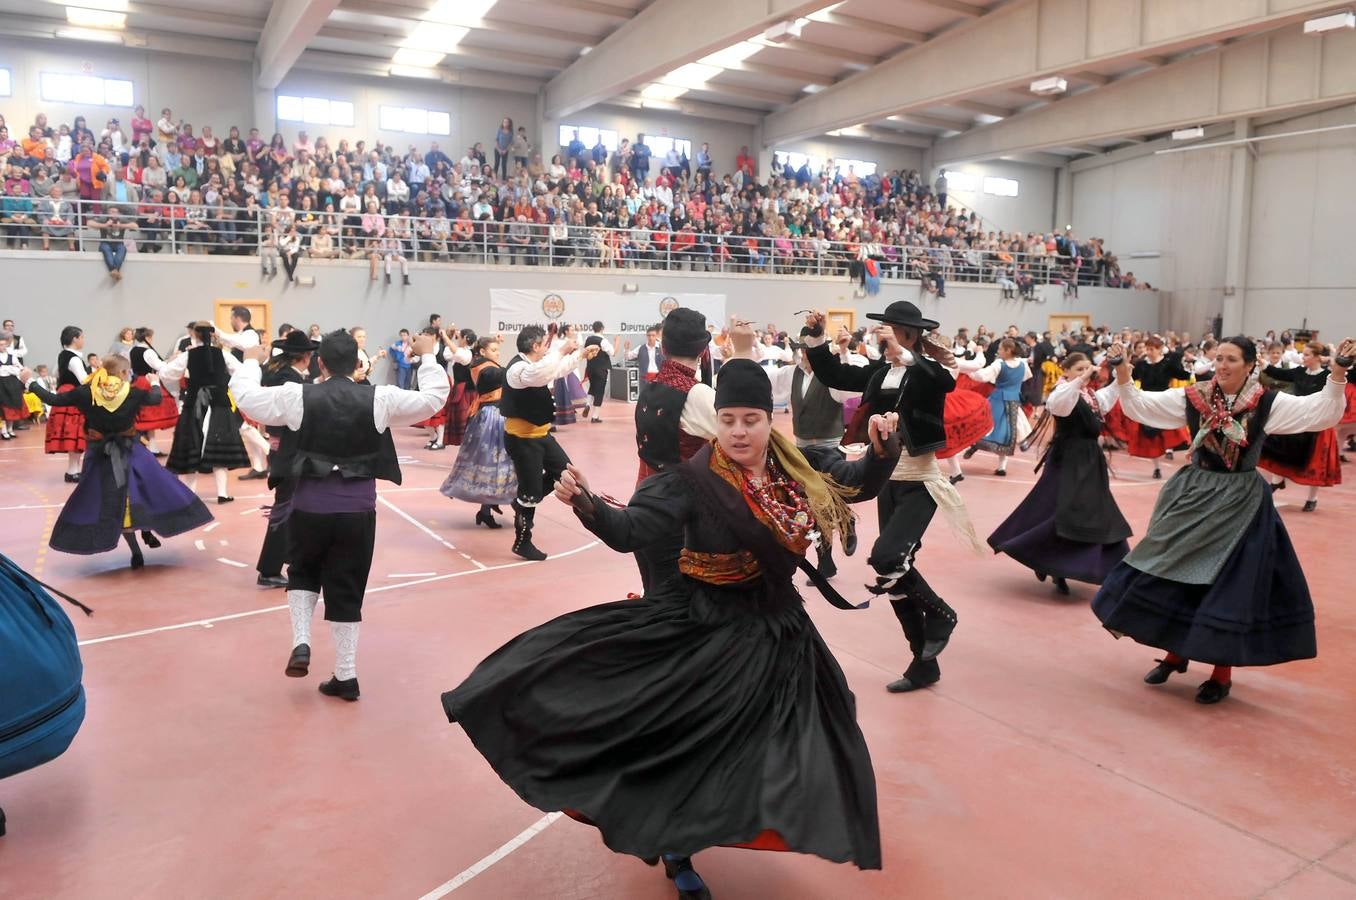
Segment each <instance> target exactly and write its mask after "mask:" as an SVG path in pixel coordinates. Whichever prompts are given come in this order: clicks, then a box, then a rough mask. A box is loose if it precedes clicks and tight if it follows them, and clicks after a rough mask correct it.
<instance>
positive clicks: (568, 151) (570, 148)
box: [565, 128, 584, 167]
mask: <svg viewBox="0 0 1356 900" xmlns="http://www.w3.org/2000/svg"><path fill="white" fill-rule="evenodd" d="M565 158H566V159H568V160H569V161H570V164H571V165H572V166H573V165H574V164H576V163H578V164H579V165H580V166H581V167H582V166H583V164H584V142H583V141H581V140H580V139H579V129H578V128H576V129H575V130H574V137H573V138H571V139H570V143H569V144H568V145H566V147H565Z"/></svg>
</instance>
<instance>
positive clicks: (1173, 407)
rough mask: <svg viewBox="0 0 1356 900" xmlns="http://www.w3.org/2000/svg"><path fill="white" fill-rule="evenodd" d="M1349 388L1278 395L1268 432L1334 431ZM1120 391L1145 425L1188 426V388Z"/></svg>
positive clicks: (1330, 384) (1340, 384) (1327, 386)
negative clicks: (1305, 393) (1332, 429)
mask: <svg viewBox="0 0 1356 900" xmlns="http://www.w3.org/2000/svg"><path fill="white" fill-rule="evenodd" d="M1346 386H1347V385H1346V382H1345V381H1333V380H1332V378H1329V379H1328V380H1327V381H1326V382H1325V383H1324V385H1323V390H1321V391H1319V392H1318V393H1317V394H1309V395H1308V396H1307V397H1296V396H1294V395H1293V394H1281V393H1278V394H1277V395H1276V399H1275V401H1274V402H1273V403H1272V405H1271V415H1270V416H1268V417H1267V423H1266V429H1265V431H1266V433H1267V434H1300V433H1302V432H1306V431H1322V430H1323V429H1325V428H1332V427H1333V426H1334V425H1336V424H1337V423H1338V422H1340V421H1342V415H1343V413H1345V412H1346V408H1347V402H1346ZM1116 389H1117V392H1118V394H1117V395H1118V396H1119V398H1120V401H1121V409H1122V410H1123V411H1124V412H1125V414H1126V416H1128V417H1129V418H1131V419H1134V420H1135V421H1136V422H1139V423H1140V424H1141V425H1148V426H1149V427H1150V428H1162V429H1164V430H1167V429H1171V428H1185V427H1186V424H1187V418H1186V404H1187V399H1186V388H1168V389H1167V390H1166V391H1149V392H1145V391H1141V390H1140V389H1139V388H1137V387H1135V384H1134V382H1131V383H1129V384H1117V385H1116Z"/></svg>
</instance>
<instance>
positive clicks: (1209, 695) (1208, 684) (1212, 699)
mask: <svg viewBox="0 0 1356 900" xmlns="http://www.w3.org/2000/svg"><path fill="white" fill-rule="evenodd" d="M1232 686H1233V683H1232V682H1228V681H1226V682H1225V683H1223V684H1220V683H1219V682H1218V681H1215V680H1214V679H1211V680H1210V681H1202V682H1201V686H1200V687H1198V688H1196V702H1197V703H1218V702H1220V701H1221V700H1223V699H1224V698H1225V697H1227V696H1229V688H1231V687H1232Z"/></svg>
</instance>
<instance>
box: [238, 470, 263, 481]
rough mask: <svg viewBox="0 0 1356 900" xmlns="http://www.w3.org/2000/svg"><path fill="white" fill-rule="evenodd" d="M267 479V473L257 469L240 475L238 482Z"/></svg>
mask: <svg viewBox="0 0 1356 900" xmlns="http://www.w3.org/2000/svg"><path fill="white" fill-rule="evenodd" d="M267 477H268V473H267V472H260V471H259V470H258V469H250V470H249V471H248V472H246V473H245V474H244V475H241V476H240V480H241V481H259V480H261V479H264V478H267Z"/></svg>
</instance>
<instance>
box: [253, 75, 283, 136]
mask: <svg viewBox="0 0 1356 900" xmlns="http://www.w3.org/2000/svg"><path fill="white" fill-rule="evenodd" d="M254 127H255V128H258V129H259V134H260V135H261V136H262V137H263V139H264V140H268V139H269V138H270V137H272V136H273V132H275V131H277V130H278V106H277V103H276V102H275V100H274V93H273V91H270V90H268V89H267V88H260V87H255V88H254Z"/></svg>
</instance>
